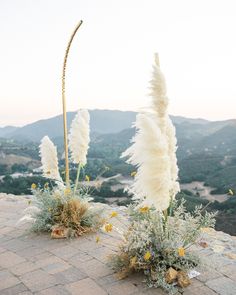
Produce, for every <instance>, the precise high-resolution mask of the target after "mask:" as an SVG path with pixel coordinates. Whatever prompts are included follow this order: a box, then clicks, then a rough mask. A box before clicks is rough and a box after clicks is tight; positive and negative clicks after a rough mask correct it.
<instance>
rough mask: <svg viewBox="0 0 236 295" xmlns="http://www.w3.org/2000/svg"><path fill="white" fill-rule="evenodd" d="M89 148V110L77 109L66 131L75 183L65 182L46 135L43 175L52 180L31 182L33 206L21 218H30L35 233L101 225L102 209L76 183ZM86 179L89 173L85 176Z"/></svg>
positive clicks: (62, 234)
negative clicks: (93, 204) (68, 129)
mask: <svg viewBox="0 0 236 295" xmlns="http://www.w3.org/2000/svg"><path fill="white" fill-rule="evenodd" d="M88 148H89V113H88V111H87V110H80V111H78V113H77V115H76V116H75V119H74V120H73V122H72V125H71V129H70V133H69V149H70V152H71V160H72V161H73V163H75V164H77V165H78V168H77V177H76V181H75V183H74V184H72V183H70V184H69V186H68V185H65V184H64V182H63V180H62V177H61V176H60V173H59V168H58V157H57V148H56V146H55V145H54V144H53V142H52V141H51V140H50V139H49V138H48V137H47V136H45V137H44V138H43V139H42V141H41V145H40V156H41V162H42V168H43V176H44V177H46V178H47V179H49V180H52V181H53V182H54V183H55V186H53V185H51V184H50V185H49V184H48V183H46V185H45V186H44V187H37V185H36V184H32V186H31V189H32V192H33V196H34V199H33V204H34V205H33V206H30V207H28V208H27V209H26V211H25V214H26V215H25V216H24V217H23V218H22V220H30V221H33V225H32V229H33V231H36V232H42V231H50V232H51V236H52V238H66V237H75V236H80V235H82V234H84V233H85V232H88V231H91V230H92V231H95V230H97V229H98V228H99V227H101V226H102V225H103V222H102V218H101V215H102V212H101V209H98V208H96V207H93V206H92V205H91V204H90V201H91V198H90V197H89V194H88V189H87V188H86V187H84V186H81V185H79V176H80V171H81V169H82V168H83V167H84V165H85V164H86V156H87V151H88ZM87 178H88V176H87Z"/></svg>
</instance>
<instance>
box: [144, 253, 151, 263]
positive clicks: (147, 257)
mask: <svg viewBox="0 0 236 295" xmlns="http://www.w3.org/2000/svg"><path fill="white" fill-rule="evenodd" d="M151 257H152V254H151V252H150V251H147V252H146V253H145V255H144V257H143V258H144V260H145V261H148V260H149V259H150V258H151Z"/></svg>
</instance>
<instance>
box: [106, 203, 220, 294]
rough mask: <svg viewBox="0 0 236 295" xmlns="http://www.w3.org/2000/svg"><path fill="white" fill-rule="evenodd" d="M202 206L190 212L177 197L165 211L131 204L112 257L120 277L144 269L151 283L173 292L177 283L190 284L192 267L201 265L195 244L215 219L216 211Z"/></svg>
mask: <svg viewBox="0 0 236 295" xmlns="http://www.w3.org/2000/svg"><path fill="white" fill-rule="evenodd" d="M202 209H203V208H201V207H197V208H196V209H195V211H194V212H193V213H188V212H186V210H185V207H184V202H183V201H182V202H181V203H180V204H178V203H177V202H176V201H174V202H172V205H171V207H170V208H169V209H168V213H167V214H168V215H165V214H164V213H163V212H161V211H158V210H156V208H155V207H154V206H152V207H147V206H146V207H138V206H137V204H136V205H135V204H134V205H131V206H130V207H129V217H130V223H129V226H128V228H127V231H126V232H124V234H123V242H122V244H121V245H120V248H119V251H118V252H117V253H116V254H114V255H112V256H111V257H110V261H109V262H110V265H111V267H112V268H113V269H114V270H115V271H116V272H117V275H118V277H119V278H120V279H123V278H125V277H127V276H128V275H130V274H132V273H134V272H141V273H143V274H144V275H145V282H146V284H147V286H148V287H156V288H158V287H161V288H163V289H164V290H165V291H167V292H168V293H169V294H175V293H177V292H178V288H177V287H180V288H184V287H187V286H188V285H189V284H190V283H191V281H190V278H189V274H190V272H191V270H193V269H195V268H196V267H197V266H199V265H200V258H199V256H198V255H197V254H196V253H194V252H192V251H191V246H193V245H194V244H195V243H196V242H197V240H198V239H199V238H200V236H201V229H202V228H205V227H213V226H214V223H215V219H214V217H215V214H214V213H208V212H205V214H203V213H202Z"/></svg>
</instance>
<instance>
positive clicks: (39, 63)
mask: <svg viewBox="0 0 236 295" xmlns="http://www.w3.org/2000/svg"><path fill="white" fill-rule="evenodd" d="M80 19H82V20H83V21H84V23H83V25H82V27H81V29H80V30H79V33H78V35H77V36H76V38H75V40H74V43H73V44H72V50H71V55H70V57H69V63H68V72H67V81H68V83H67V102H68V110H76V109H78V108H81V107H82V108H100V109H121V110H138V109H139V108H142V107H145V106H147V105H148V104H149V98H148V96H147V94H148V81H149V80H150V75H151V67H152V63H153V54H154V52H159V55H160V62H161V67H162V70H163V72H164V74H165V76H166V80H167V87H168V96H169V99H170V113H171V114H174V115H182V116H187V117H202V118H207V119H211V120H222V119H228V118H236V74H235V72H236V1H234V0H232V1H227V0H222V1H217V0H172V1H170V0H84V1H82V0H0V40H1V46H0V81H1V82H0V83H1V88H0V102H1V104H0V105H1V107H0V126H4V125H9V124H10V125H23V124H26V123H29V122H32V121H36V120H38V119H42V118H47V117H50V116H54V115H57V114H59V113H61V109H62V108H61V92H60V91H61V81H60V79H61V69H62V61H63V57H64V51H65V47H66V44H67V41H68V39H69V37H70V34H71V32H72V31H73V29H74V27H75V25H76V24H77V22H78V21H79V20H80Z"/></svg>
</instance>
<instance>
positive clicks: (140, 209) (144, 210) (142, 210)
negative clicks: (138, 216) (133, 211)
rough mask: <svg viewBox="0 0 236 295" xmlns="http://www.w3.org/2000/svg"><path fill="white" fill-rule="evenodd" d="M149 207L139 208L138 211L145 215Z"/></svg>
mask: <svg viewBox="0 0 236 295" xmlns="http://www.w3.org/2000/svg"><path fill="white" fill-rule="evenodd" d="M149 209H150V208H149V207H148V206H145V207H141V208H139V211H140V212H141V213H147V212H148V211H149Z"/></svg>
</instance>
